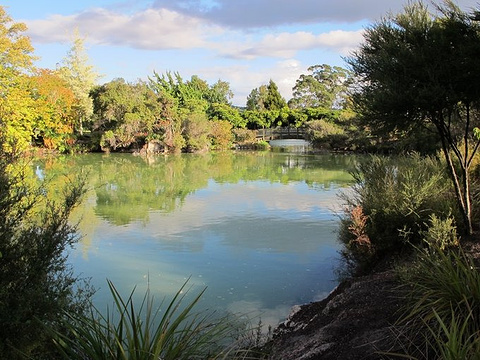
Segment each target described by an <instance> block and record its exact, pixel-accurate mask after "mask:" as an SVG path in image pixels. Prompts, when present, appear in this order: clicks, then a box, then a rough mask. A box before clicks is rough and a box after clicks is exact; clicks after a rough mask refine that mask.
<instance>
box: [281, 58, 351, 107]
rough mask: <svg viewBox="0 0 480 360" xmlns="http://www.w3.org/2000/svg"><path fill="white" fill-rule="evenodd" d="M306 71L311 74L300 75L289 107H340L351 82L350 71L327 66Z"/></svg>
mask: <svg viewBox="0 0 480 360" xmlns="http://www.w3.org/2000/svg"><path fill="white" fill-rule="evenodd" d="M308 71H310V72H311V74H307V75H305V74H302V75H300V77H299V78H298V79H297V81H296V82H295V86H294V87H293V98H292V99H291V100H290V101H289V105H290V107H292V108H307V107H323V108H326V109H333V108H340V107H342V106H343V105H344V103H345V101H346V97H347V90H348V87H349V85H350V81H351V73H350V71H349V70H347V69H343V68H341V67H339V66H333V67H332V66H330V65H327V64H323V65H314V66H310V67H309V68H308Z"/></svg>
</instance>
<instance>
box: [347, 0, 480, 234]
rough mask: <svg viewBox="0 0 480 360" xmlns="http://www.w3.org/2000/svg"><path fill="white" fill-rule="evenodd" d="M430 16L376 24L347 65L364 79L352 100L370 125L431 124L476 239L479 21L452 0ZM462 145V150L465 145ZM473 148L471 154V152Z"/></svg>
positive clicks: (417, 13)
mask: <svg viewBox="0 0 480 360" xmlns="http://www.w3.org/2000/svg"><path fill="white" fill-rule="evenodd" d="M438 10H439V12H438V13H437V14H432V13H430V12H429V11H428V9H427V8H426V6H425V5H423V4H422V3H420V2H419V3H413V4H410V5H409V6H407V7H405V10H404V12H402V13H400V14H397V15H391V16H388V17H386V18H384V19H382V20H381V21H380V22H378V23H376V24H374V25H372V26H371V27H370V28H368V29H367V30H366V32H365V41H364V43H363V44H362V45H361V47H360V48H359V50H357V51H356V52H355V53H354V55H353V56H352V57H351V58H349V59H348V63H349V64H350V65H351V67H352V69H353V71H354V73H355V74H356V75H357V76H358V77H359V79H360V80H361V84H359V91H358V92H357V93H356V94H354V102H355V105H356V107H357V109H358V111H359V112H360V113H361V114H362V115H363V116H364V118H365V119H366V120H367V121H368V123H369V125H370V126H371V127H382V128H384V129H387V130H392V129H393V130H399V131H407V132H408V131H414V130H415V129H416V128H418V127H419V126H424V125H425V124H429V123H430V124H433V126H434V127H435V129H436V132H437V134H438V136H439V137H440V139H441V143H442V150H443V154H444V156H445V159H446V162H447V165H448V169H449V173H450V175H451V178H452V181H453V184H454V187H455V192H456V195H457V200H458V205H459V208H460V211H461V213H462V216H463V220H464V225H465V231H466V232H467V233H468V234H471V233H472V231H473V227H472V205H471V191H470V178H469V168H470V165H471V163H472V159H473V156H474V155H475V153H476V150H477V148H478V146H479V141H478V140H476V139H474V140H473V146H471V144H472V128H473V127H474V126H476V124H478V122H479V120H480V119H479V118H478V112H477V110H478V108H477V105H478V101H479V100H480V62H479V61H478V59H479V58H480V32H479V25H478V23H477V22H476V21H475V20H473V19H472V17H471V16H469V15H468V14H466V13H464V12H462V11H461V10H460V9H459V8H458V7H457V6H456V5H455V4H454V3H452V2H450V1H446V2H445V3H444V5H443V6H438ZM461 144H463V145H461ZM472 148H473V150H472Z"/></svg>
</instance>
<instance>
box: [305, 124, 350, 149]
mask: <svg viewBox="0 0 480 360" xmlns="http://www.w3.org/2000/svg"><path fill="white" fill-rule="evenodd" d="M306 128H307V129H306V138H307V140H309V141H310V142H311V143H312V144H313V146H314V147H316V148H324V147H327V148H332V149H336V148H341V147H342V148H345V147H346V142H347V139H348V137H347V135H346V134H345V132H344V130H343V128H342V127H340V126H339V125H336V124H334V123H332V122H328V121H325V120H323V119H321V120H313V121H309V122H308V123H306Z"/></svg>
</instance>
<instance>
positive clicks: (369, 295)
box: [265, 241, 480, 360]
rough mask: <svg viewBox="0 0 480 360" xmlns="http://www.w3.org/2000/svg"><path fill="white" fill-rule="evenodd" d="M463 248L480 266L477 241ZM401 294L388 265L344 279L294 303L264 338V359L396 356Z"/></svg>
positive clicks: (400, 348)
mask: <svg viewBox="0 0 480 360" xmlns="http://www.w3.org/2000/svg"><path fill="white" fill-rule="evenodd" d="M462 248H463V250H464V251H465V252H466V253H468V254H469V255H470V256H472V257H473V259H474V260H475V261H476V263H477V266H480V241H474V242H467V243H464V244H463V246H462ZM404 298H405V297H404V294H403V292H402V290H401V287H400V283H399V280H398V279H397V277H396V274H395V271H394V270H392V267H391V266H387V267H384V268H383V269H381V270H378V271H374V272H372V273H371V274H369V275H366V276H362V277H357V278H353V279H350V280H346V281H343V282H342V283H340V285H338V286H337V287H336V288H335V289H334V290H333V291H332V292H331V293H330V295H329V296H328V297H327V298H325V299H324V300H322V301H319V302H314V303H310V304H306V305H302V306H297V307H295V308H294V309H292V313H291V314H290V316H289V317H288V319H287V320H286V321H285V322H284V323H283V324H281V325H280V326H278V327H277V328H276V329H275V331H274V335H273V338H272V340H271V341H269V342H268V343H267V345H266V347H265V350H266V351H267V352H268V353H269V355H268V357H267V359H270V360H316V359H321V360H334V359H335V360H337V359H342V360H343V359H345V360H360V359H362V360H364V359H368V360H374V359H394V358H395V359H399V357H398V356H394V355H393V354H395V353H397V354H401V353H404V351H405V349H404V347H403V345H402V344H401V342H400V341H398V338H399V333H400V331H399V328H398V327H397V326H396V325H395V323H396V321H397V320H398V318H399V317H400V315H401V311H402V305H403V303H404Z"/></svg>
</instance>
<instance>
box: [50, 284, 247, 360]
mask: <svg viewBox="0 0 480 360" xmlns="http://www.w3.org/2000/svg"><path fill="white" fill-rule="evenodd" d="M186 285H187V282H185V283H184V284H183V285H182V287H181V288H180V289H179V290H178V291H177V293H176V294H175V296H173V298H172V299H171V300H170V301H169V302H166V301H165V300H163V301H162V302H161V303H160V306H158V307H155V302H154V298H153V296H152V295H151V294H150V291H149V290H147V292H146V294H145V295H144V297H143V300H142V302H141V303H140V306H139V307H137V306H136V305H135V304H134V301H133V295H134V292H135V289H134V290H133V291H132V292H131V293H130V295H129V296H128V298H126V299H124V298H122V296H121V295H120V294H119V292H118V290H117V289H116V288H115V286H114V284H113V283H112V282H111V281H108V286H109V289H110V292H111V294H112V297H113V300H114V306H113V308H112V309H111V310H108V311H107V314H106V315H102V314H101V313H100V312H99V311H98V310H96V309H95V308H93V307H92V310H91V312H90V314H89V315H88V316H72V315H67V319H66V324H65V326H66V330H67V331H65V332H64V333H61V332H58V331H55V332H54V341H55V344H56V345H57V348H58V349H59V352H60V353H61V355H62V356H63V358H64V359H72V360H74V359H78V360H80V359H82V360H85V359H91V360H97V359H98V360H100V359H116V360H154V359H155V360H159V359H162V360H174V359H175V360H182V359H239V358H242V359H247V358H253V357H249V356H251V352H250V351H248V349H246V350H242V349H238V348H237V346H236V345H235V344H236V340H235V337H236V336H238V332H239V324H238V322H237V323H236V322H235V321H234V320H231V319H229V318H227V317H218V316H214V315H215V314H214V313H211V312H205V311H203V312H195V311H194V308H195V306H196V305H197V303H198V301H199V300H200V298H201V297H202V295H203V293H204V292H205V289H204V290H202V291H201V292H200V293H198V294H197V295H195V296H194V297H193V299H191V300H188V299H187V293H188V292H189V291H188V290H187V289H186ZM243 345H244V344H243ZM244 349H245V348H244Z"/></svg>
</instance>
